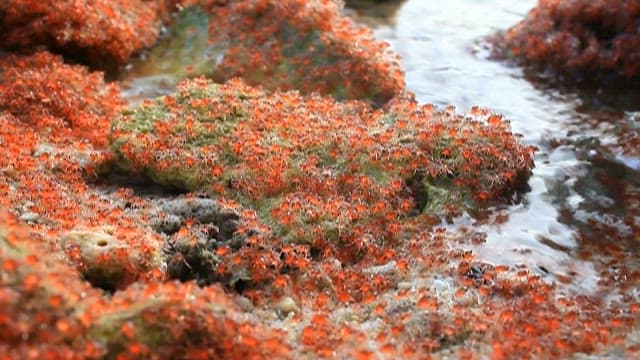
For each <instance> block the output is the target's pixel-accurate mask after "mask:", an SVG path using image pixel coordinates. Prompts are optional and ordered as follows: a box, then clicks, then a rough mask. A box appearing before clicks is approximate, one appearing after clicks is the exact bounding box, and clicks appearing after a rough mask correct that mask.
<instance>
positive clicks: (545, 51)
mask: <svg viewBox="0 0 640 360" xmlns="http://www.w3.org/2000/svg"><path fill="white" fill-rule="evenodd" d="M639 20H640V4H639V3H638V2H637V1H635V0H613V1H603V0H598V1H592V0H567V1H557V0H554V1H547V0H544V1H540V2H539V3H538V5H537V6H536V7H535V8H533V9H532V10H531V11H530V12H529V14H527V16H526V18H525V19H524V20H523V21H521V22H520V23H518V24H516V25H515V26H513V27H512V28H510V29H509V30H508V31H507V32H505V33H504V34H499V35H498V37H497V39H498V47H499V50H497V51H498V52H502V55H503V56H506V57H507V58H515V59H518V60H519V61H522V62H523V63H525V64H532V65H537V66H541V67H543V68H548V69H552V70H555V71H558V72H560V73H566V74H570V75H572V76H578V77H584V76H593V75H597V76H616V77H624V78H637V77H638V75H640V34H639V33H638V21H639Z"/></svg>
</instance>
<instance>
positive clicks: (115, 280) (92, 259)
mask: <svg viewBox="0 0 640 360" xmlns="http://www.w3.org/2000/svg"><path fill="white" fill-rule="evenodd" d="M60 245H61V247H62V248H63V249H64V250H65V252H66V253H67V255H68V256H69V258H70V259H71V260H72V262H74V263H75V264H76V266H77V267H78V270H79V271H80V272H81V273H82V275H83V276H84V278H85V279H86V280H87V281H89V282H90V283H91V284H92V285H93V286H95V287H98V288H101V289H105V290H111V291H112V290H115V289H122V288H124V287H126V286H127V285H128V284H130V283H131V282H133V281H134V280H135V279H136V278H137V274H138V273H139V272H141V271H145V270H146V269H148V268H150V267H152V266H154V265H156V266H157V264H156V262H157V261H158V260H159V258H157V256H155V255H154V254H144V253H141V252H140V249H139V248H136V247H133V246H132V245H131V244H130V243H128V242H126V241H122V240H119V239H118V238H117V237H115V236H113V235H111V234H109V233H107V232H105V231H104V229H77V230H72V231H69V232H68V233H66V234H65V235H64V236H62V238H61V242H60Z"/></svg>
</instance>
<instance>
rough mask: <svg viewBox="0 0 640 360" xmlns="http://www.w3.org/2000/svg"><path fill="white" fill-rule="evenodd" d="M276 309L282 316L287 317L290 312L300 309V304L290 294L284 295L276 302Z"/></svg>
mask: <svg viewBox="0 0 640 360" xmlns="http://www.w3.org/2000/svg"><path fill="white" fill-rule="evenodd" d="M274 306H275V309H276V311H278V312H279V313H280V314H282V316H284V317H287V316H288V315H289V314H290V313H296V312H299V311H300V308H299V307H298V304H296V302H295V300H293V299H292V298H291V297H289V296H284V297H282V298H281V299H280V300H278V302H276V303H275V305H274Z"/></svg>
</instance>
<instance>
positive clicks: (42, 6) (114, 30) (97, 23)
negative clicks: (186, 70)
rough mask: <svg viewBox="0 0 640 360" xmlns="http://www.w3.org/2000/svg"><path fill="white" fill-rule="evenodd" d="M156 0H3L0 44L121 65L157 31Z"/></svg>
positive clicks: (0, 16)
mask: <svg viewBox="0 0 640 360" xmlns="http://www.w3.org/2000/svg"><path fill="white" fill-rule="evenodd" d="M156 6H157V4H155V3H154V1H145V0H131V1H130V0H117V1H112V0H93V1H75V0H59V1H50V2H39V1H33V0H4V1H2V2H0V33H2V34H3V41H2V44H0V47H2V48H4V49H11V50H14V49H23V50H24V49H27V50H30V49H34V48H36V47H38V46H45V47H49V49H51V50H62V51H63V52H65V54H67V55H68V56H70V57H72V58H76V59H78V58H79V59H82V60H85V61H87V62H89V63H92V64H94V65H96V64H97V65H102V66H103V65H121V64H124V63H125V62H126V61H127V59H129V57H130V56H131V55H132V54H134V53H136V52H139V51H140V50H141V49H143V48H146V47H149V46H151V45H152V44H153V43H154V42H155V40H156V39H157V37H158V35H159V33H160V19H159V17H158V13H157V11H158V9H157V7H156Z"/></svg>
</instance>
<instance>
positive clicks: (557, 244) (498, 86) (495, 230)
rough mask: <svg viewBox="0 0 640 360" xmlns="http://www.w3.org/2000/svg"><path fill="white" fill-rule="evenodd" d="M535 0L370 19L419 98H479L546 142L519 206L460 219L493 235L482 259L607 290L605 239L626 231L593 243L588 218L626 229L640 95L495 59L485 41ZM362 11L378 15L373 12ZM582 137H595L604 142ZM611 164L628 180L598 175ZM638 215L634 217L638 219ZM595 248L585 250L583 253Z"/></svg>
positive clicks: (402, 11)
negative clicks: (624, 132)
mask: <svg viewBox="0 0 640 360" xmlns="http://www.w3.org/2000/svg"><path fill="white" fill-rule="evenodd" d="M536 2H537V1H535V0H519V1H507V0H484V1H481V0H449V1H445V2H433V1H422V0H408V1H405V2H404V3H403V5H402V6H401V7H399V8H398V10H397V12H396V13H395V14H390V13H387V17H386V19H384V18H382V19H381V18H380V14H379V13H378V14H376V17H375V21H368V23H369V24H370V25H371V24H373V26H375V34H376V37H378V38H380V39H384V40H387V41H388V42H389V43H390V44H391V46H392V48H393V49H394V50H395V51H396V52H397V53H398V54H400V56H401V57H402V66H403V69H404V70H405V71H406V80H407V84H408V87H409V89H410V90H412V91H413V92H415V93H416V95H417V98H418V99H419V100H420V102H429V103H435V104H439V105H447V104H453V105H455V106H456V107H457V109H458V111H461V112H466V111H468V110H469V109H470V108H471V106H473V105H481V106H485V107H488V108H491V109H492V110H494V111H497V112H500V113H503V114H504V115H505V116H506V117H507V118H508V119H510V120H511V125H512V128H513V130H514V131H515V132H517V133H520V134H522V135H523V141H524V142H525V143H528V144H533V145H536V146H537V147H539V149H540V151H539V152H538V153H537V155H536V168H535V169H534V172H533V176H532V177H531V179H530V181H529V185H530V187H531V190H530V192H528V193H527V194H525V196H524V199H523V201H522V203H520V204H518V205H514V206H511V207H509V208H508V209H505V210H500V211H497V212H496V213H495V214H494V215H493V216H492V218H491V219H489V221H477V220H472V219H470V218H462V219H458V220H457V221H456V224H454V227H457V226H460V227H464V226H468V225H470V224H474V223H475V225H476V226H479V227H480V228H479V229H476V230H480V231H484V232H486V233H487V235H488V237H487V242H486V243H485V244H483V245H481V246H479V247H478V248H476V249H474V250H475V251H476V253H477V254H478V255H479V257H480V259H482V260H485V261H488V262H493V263H506V264H511V265H518V264H524V265H527V266H529V267H531V268H534V269H538V271H539V273H540V274H541V275H544V276H552V277H553V279H554V280H560V281H559V283H560V284H565V285H567V288H568V289H571V290H574V291H578V292H585V293H595V292H598V291H602V289H598V286H597V284H598V281H599V280H601V277H602V276H603V274H604V273H606V271H605V270H606V269H603V268H602V263H604V260H603V259H600V258H598V256H597V254H594V253H597V249H598V247H599V244H598V242H602V244H607V243H609V242H611V241H618V240H619V238H620V236H624V235H620V234H613V235H612V239H606V238H598V237H596V238H593V237H592V238H590V239H588V240H587V239H585V236H584V234H583V233H584V232H586V231H587V229H585V226H586V225H585V223H586V222H588V220H592V219H596V221H599V222H602V221H603V220H602V219H605V220H604V222H607V223H608V224H611V225H612V226H613V227H614V228H616V226H618V227H619V228H616V229H617V230H620V231H621V232H624V231H625V229H624V228H622V227H621V226H622V225H621V224H620V223H621V222H622V220H621V219H622V218H623V217H624V216H626V215H629V214H628V212H627V213H624V211H621V209H626V208H627V207H628V204H624V203H623V202H625V201H629V200H628V198H627V197H624V196H616V195H617V193H619V192H620V188H619V187H620V186H627V187H629V188H630V189H631V190H629V191H632V192H633V191H635V189H636V188H637V187H636V184H631V183H630V182H632V181H630V179H636V178H637V175H638V174H637V171H636V170H637V165H638V160H637V159H634V158H632V157H623V156H621V155H619V154H618V151H617V146H616V142H617V141H618V139H617V138H616V136H615V134H616V122H620V121H622V120H624V119H625V117H628V116H629V114H628V113H627V114H625V112H631V111H637V110H638V109H639V108H640V92H638V91H637V90H636V91H633V90H635V89H633V88H629V87H623V88H620V87H617V86H613V85H612V86H608V89H597V88H595V87H591V88H589V87H586V86H585V87H586V88H584V87H581V86H573V88H572V87H571V86H568V85H567V86H563V85H560V86H553V85H550V84H549V82H548V81H546V82H545V81H541V80H540V79H535V78H534V77H532V76H528V75H526V74H525V73H524V71H523V70H522V69H520V68H518V67H515V66H512V65H510V64H506V63H501V62H497V61H493V60H491V59H488V55H489V53H488V50H487V49H488V47H487V45H486V43H485V42H484V40H483V38H484V37H486V36H488V35H490V34H492V33H494V32H495V31H497V30H503V29H506V28H508V27H509V26H511V25H513V24H515V23H516V22H518V21H519V20H520V19H522V18H523V17H524V16H525V15H526V13H527V11H528V10H529V9H530V8H532V7H533V6H534V5H535V3H536ZM357 12H358V13H359V14H362V15H363V16H367V14H369V15H368V16H369V18H371V15H370V14H371V13H372V11H371V9H368V10H367V11H361V9H360V10H357ZM576 90H577V91H576ZM630 90H631V91H630ZM583 137H594V138H597V139H599V141H600V144H599V145H598V144H594V143H593V141H590V140H589V139H583ZM595 159H600V160H599V161H595ZM621 163H626V164H627V165H628V166H631V167H635V168H636V170H634V169H632V168H629V167H626V166H625V165H622V164H621ZM614 169H618V170H617V173H615V174H614V175H613V176H614V177H616V178H620V177H621V175H620V174H619V173H620V172H622V173H624V174H625V175H624V176H622V180H621V181H622V183H620V182H618V183H616V184H615V185H613V184H610V182H607V181H604V180H602V179H601V177H602V176H607V175H608V174H611V173H612V172H615V171H613V170H614ZM625 178H626V179H627V180H624V179H625ZM623 213H624V214H623ZM633 215H635V214H631V215H630V216H631V221H632V222H634V223H636V224H637V223H638V221H636V220H637V219H636V218H635V217H634V216H633ZM627 217H628V216H627ZM586 227H588V226H586ZM626 230H628V229H626ZM626 235H628V236H627V237H630V238H625V239H623V240H621V241H626V242H627V245H628V246H627V247H626V248H625V249H624V250H625V251H626V253H625V256H631V257H633V260H632V261H631V262H632V263H637V262H638V261H637V258H636V257H637V256H638V246H637V245H638V239H637V233H636V234H633V233H632V234H626ZM587 241H588V242H589V243H586V242H587ZM594 242H595V244H594ZM603 246H604V245H603ZM594 247H595V249H596V251H592V252H591V253H590V254H589V255H588V256H578V254H582V253H583V250H584V249H585V248H590V249H592V248H594ZM626 260H631V259H626Z"/></svg>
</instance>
